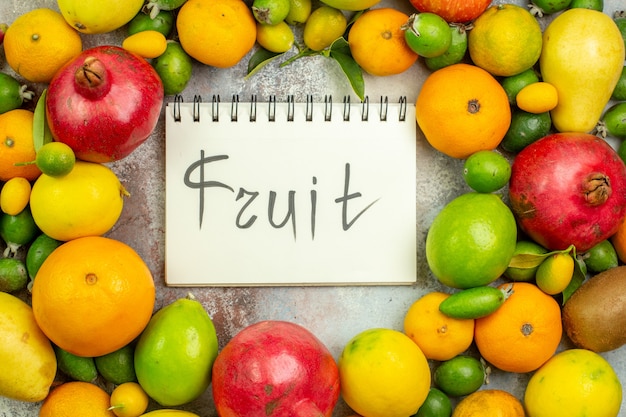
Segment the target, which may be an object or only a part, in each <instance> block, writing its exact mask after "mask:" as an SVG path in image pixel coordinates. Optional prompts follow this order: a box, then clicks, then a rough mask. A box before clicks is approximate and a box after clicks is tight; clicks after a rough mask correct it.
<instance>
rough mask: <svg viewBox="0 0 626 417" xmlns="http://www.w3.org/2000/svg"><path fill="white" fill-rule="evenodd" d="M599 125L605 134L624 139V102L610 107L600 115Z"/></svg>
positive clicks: (625, 125) (625, 110) (625, 117)
mask: <svg viewBox="0 0 626 417" xmlns="http://www.w3.org/2000/svg"><path fill="white" fill-rule="evenodd" d="M601 124H602V125H603V127H601V129H605V131H606V134H607V135H609V136H613V137H615V138H619V139H626V102H622V103H617V104H614V105H612V106H611V107H609V108H608V109H607V111H606V112H604V115H602V121H601Z"/></svg>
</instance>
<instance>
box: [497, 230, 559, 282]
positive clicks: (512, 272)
mask: <svg viewBox="0 0 626 417" xmlns="http://www.w3.org/2000/svg"><path fill="white" fill-rule="evenodd" d="M545 253H548V250H547V249H546V248H544V247H543V246H541V245H540V244H538V243H536V242H533V241H532V240H518V241H517V243H516V244H515V250H514V251H513V258H511V264H512V263H514V264H515V265H511V264H509V266H508V267H507V268H506V270H505V271H504V276H505V277H506V278H508V279H510V280H512V281H525V282H528V281H532V280H534V279H535V273H536V272H537V269H538V268H539V264H540V263H541V261H542V260H543V255H544V254H545Z"/></svg>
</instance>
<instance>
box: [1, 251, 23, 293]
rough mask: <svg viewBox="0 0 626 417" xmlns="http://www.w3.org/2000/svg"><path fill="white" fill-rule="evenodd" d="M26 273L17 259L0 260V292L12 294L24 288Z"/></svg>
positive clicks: (21, 262) (20, 261)
mask: <svg viewBox="0 0 626 417" xmlns="http://www.w3.org/2000/svg"><path fill="white" fill-rule="evenodd" d="M27 282H28V273H27V272H26V265H24V262H23V261H22V260H21V259H19V258H0V291H2V292H14V291H19V290H21V289H23V288H24V287H26V283H27Z"/></svg>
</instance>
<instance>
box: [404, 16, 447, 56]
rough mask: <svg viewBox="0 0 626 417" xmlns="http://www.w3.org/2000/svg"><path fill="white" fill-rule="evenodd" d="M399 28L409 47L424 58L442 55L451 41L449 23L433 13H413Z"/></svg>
mask: <svg viewBox="0 0 626 417" xmlns="http://www.w3.org/2000/svg"><path fill="white" fill-rule="evenodd" d="M401 28H402V29H403V31H404V40H405V41H406V44H407V45H408V46H409V48H411V49H412V50H413V52H415V53H416V54H418V55H420V56H423V57H426V58H433V57H436V56H440V55H442V54H443V53H444V52H446V51H447V50H448V48H449V47H450V44H451V43H452V32H451V31H450V25H448V22H446V21H445V20H444V19H443V18H442V17H441V16H439V15H437V14H435V13H429V12H423V13H413V14H412V15H411V16H410V17H409V20H408V21H407V22H406V23H405V24H404V25H402V27H401Z"/></svg>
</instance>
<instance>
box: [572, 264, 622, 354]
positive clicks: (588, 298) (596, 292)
mask: <svg viewBox="0 0 626 417" xmlns="http://www.w3.org/2000/svg"><path fill="white" fill-rule="evenodd" d="M625 278H626V267H625V266H619V267H616V268H611V269H608V270H606V271H604V272H601V273H599V274H597V275H594V276H593V277H592V278H590V279H588V280H587V281H585V282H584V283H583V285H582V286H580V287H579V288H578V289H577V290H576V291H574V293H573V294H572V296H571V297H570V298H569V299H568V300H567V301H566V302H565V305H564V306H563V327H564V329H565V332H566V333H567V335H568V337H569V338H570V340H571V341H572V342H573V343H574V344H575V345H576V346H578V347H580V348H583V349H589V350H592V351H594V352H607V351H610V350H613V349H617V348H619V347H620V346H622V345H624V344H626V332H624V329H625V327H624V326H625V324H624V322H625V321H626V315H625V314H624V312H625V311H626V302H624V297H623V294H624V287H625V286H626V279H625Z"/></svg>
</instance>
